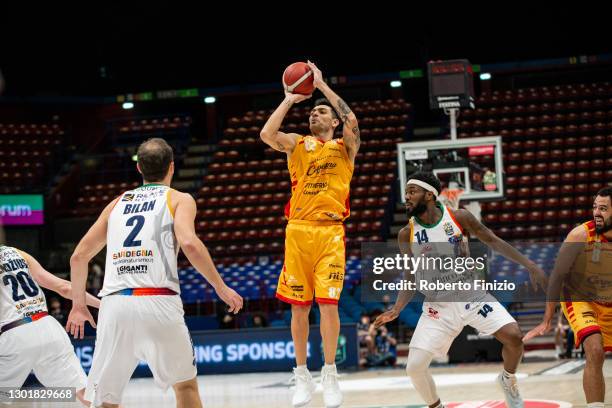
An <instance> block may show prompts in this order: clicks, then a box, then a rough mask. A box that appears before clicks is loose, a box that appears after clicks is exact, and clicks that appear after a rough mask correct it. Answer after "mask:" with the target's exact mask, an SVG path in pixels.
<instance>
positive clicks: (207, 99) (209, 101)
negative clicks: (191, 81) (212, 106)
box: [204, 96, 217, 103]
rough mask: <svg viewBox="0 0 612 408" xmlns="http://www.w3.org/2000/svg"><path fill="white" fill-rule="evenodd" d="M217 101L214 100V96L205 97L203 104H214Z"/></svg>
mask: <svg viewBox="0 0 612 408" xmlns="http://www.w3.org/2000/svg"><path fill="white" fill-rule="evenodd" d="M216 101H217V98H215V97H214V96H207V97H206V98H204V103H215V102H216Z"/></svg>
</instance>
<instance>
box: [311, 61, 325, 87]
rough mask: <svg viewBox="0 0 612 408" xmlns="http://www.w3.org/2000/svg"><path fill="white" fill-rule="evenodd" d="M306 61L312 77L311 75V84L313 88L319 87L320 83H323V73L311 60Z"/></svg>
mask: <svg viewBox="0 0 612 408" xmlns="http://www.w3.org/2000/svg"><path fill="white" fill-rule="evenodd" d="M306 63H307V64H308V66H309V67H310V69H311V70H312V77H313V82H312V84H313V85H314V86H315V88H317V89H320V87H321V86H322V85H325V81H324V80H323V74H322V73H321V70H320V69H319V68H317V66H316V65H315V64H314V63H313V62H311V61H308V62H306Z"/></svg>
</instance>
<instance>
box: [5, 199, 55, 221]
mask: <svg viewBox="0 0 612 408" xmlns="http://www.w3.org/2000/svg"><path fill="white" fill-rule="evenodd" d="M43 223H44V217H43V196H42V195H41V194H29V195H25V194H23V195H0V224H1V225H42V224H43Z"/></svg>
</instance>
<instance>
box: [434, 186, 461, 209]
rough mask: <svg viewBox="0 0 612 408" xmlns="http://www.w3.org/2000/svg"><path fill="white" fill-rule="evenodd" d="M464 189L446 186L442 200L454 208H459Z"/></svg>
mask: <svg viewBox="0 0 612 408" xmlns="http://www.w3.org/2000/svg"><path fill="white" fill-rule="evenodd" d="M463 192H464V190H463V189H461V188H445V189H444V190H442V192H441V193H440V201H441V202H442V204H444V205H445V206H447V207H450V208H451V209H453V210H457V209H459V200H460V199H461V195H462V194H463Z"/></svg>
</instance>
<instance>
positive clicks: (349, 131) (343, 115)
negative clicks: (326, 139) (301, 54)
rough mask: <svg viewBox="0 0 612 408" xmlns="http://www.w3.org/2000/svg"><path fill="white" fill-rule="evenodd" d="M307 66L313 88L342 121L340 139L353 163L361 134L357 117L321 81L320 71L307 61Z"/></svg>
mask: <svg viewBox="0 0 612 408" xmlns="http://www.w3.org/2000/svg"><path fill="white" fill-rule="evenodd" d="M308 66H309V67H310V69H311V70H312V73H313V79H314V81H313V84H314V86H315V87H316V88H317V89H319V90H320V91H321V92H322V93H323V95H325V97H326V98H327V100H328V101H329V103H331V104H332V106H333V108H334V109H335V110H336V112H338V114H339V115H340V121H342V124H343V126H342V137H343V140H344V145H345V146H346V149H347V151H348V154H349V158H350V159H351V161H355V156H357V152H358V151H359V146H360V145H361V133H360V132H359V124H358V123H357V117H356V116H355V114H354V113H353V111H352V110H351V108H349V106H348V105H347V104H346V102H344V101H343V100H342V98H340V97H339V96H338V94H336V93H335V92H334V91H333V90H332V89H331V88H330V87H329V85H327V83H326V82H325V81H324V80H323V74H322V73H321V70H320V69H319V68H317V66H316V65H315V64H313V63H312V62H310V61H308Z"/></svg>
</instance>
